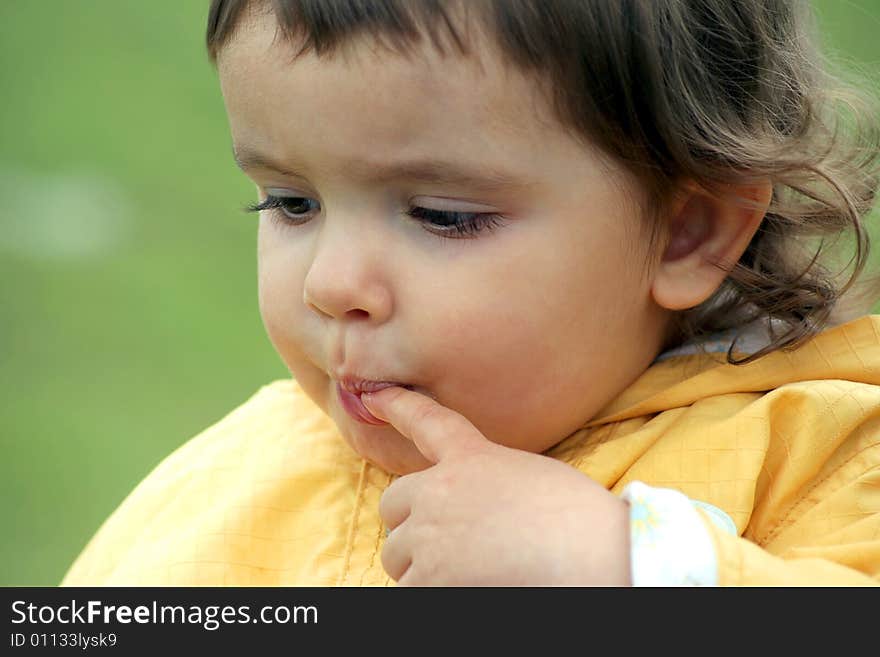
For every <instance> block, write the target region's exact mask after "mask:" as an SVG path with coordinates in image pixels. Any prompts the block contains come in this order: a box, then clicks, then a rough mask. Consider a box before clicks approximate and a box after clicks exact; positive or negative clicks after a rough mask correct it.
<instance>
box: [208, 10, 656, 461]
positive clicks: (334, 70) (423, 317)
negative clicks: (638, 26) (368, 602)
mask: <svg viewBox="0 0 880 657" xmlns="http://www.w3.org/2000/svg"><path fill="white" fill-rule="evenodd" d="M274 35H275V23H274V19H273V18H272V17H271V16H266V17H262V18H259V19H255V22H253V23H250V24H243V25H242V26H241V27H240V28H239V31H238V34H237V35H236V36H235V38H234V39H233V41H232V42H231V43H230V44H229V45H228V46H227V47H226V48H225V49H224V51H223V52H222V53H221V55H220V59H219V71H220V78H221V83H222V88H223V94H224V97H225V101H226V106H227V110H228V113H229V121H230V126H231V131H232V137H233V141H234V147H235V150H236V152H237V154H238V155H239V158H240V159H241V160H242V161H243V164H244V168H245V170H246V172H247V174H248V175H249V176H250V177H251V178H252V179H253V180H254V182H256V184H257V185H258V187H259V188H260V193H261V197H265V195H266V193H267V192H268V193H270V194H271V195H273V196H287V197H292V198H291V199H289V200H288V201H286V202H285V208H286V210H287V211H288V212H289V213H291V214H292V215H293V216H294V217H301V223H299V224H298V225H282V224H281V223H280V222H279V221H278V220H277V219H275V218H273V216H274V217H278V216H279V215H281V214H282V210H278V209H276V210H267V211H264V212H262V216H261V217H260V226H259V297H260V309H261V313H262V316H263V320H264V322H265V325H266V328H267V331H268V334H269V336H270V338H271V340H272V342H273V344H274V345H275V348H276V349H277V350H278V353H279V354H280V355H281V357H282V359H283V360H284V362H285V363H286V364H287V366H288V367H289V369H290V371H291V373H292V375H293V376H294V377H295V378H296V379H297V381H298V382H299V383H300V385H301V386H302V387H303V389H304V390H305V391H306V392H307V393H308V394H309V395H310V396H311V397H312V399H313V400H314V401H315V402H316V403H317V404H318V405H319V406H320V407H321V408H322V409H323V410H324V411H326V413H328V414H329V415H330V416H331V417H332V418H333V420H334V421H335V422H336V424H337V425H338V427H339V430H340V432H341V433H342V435H343V436H344V437H345V438H346V440H347V441H348V442H349V443H350V444H351V446H352V447H353V448H354V449H355V450H356V451H357V452H358V453H359V454H361V455H362V456H364V457H366V458H367V459H369V460H371V461H373V462H375V463H377V464H379V465H380V466H382V467H384V468H386V469H388V470H390V471H392V472H397V473H407V472H411V471H414V470H418V469H422V468H424V467H426V466H427V461H425V459H424V458H423V457H422V456H421V455H420V454H419V453H418V451H417V450H416V449H415V448H414V446H413V445H412V443H410V442H409V441H408V440H407V439H405V438H403V437H402V436H401V435H400V434H399V433H398V432H397V431H396V430H394V429H393V428H392V427H391V426H390V425H381V426H376V425H371V424H365V423H362V422H360V421H358V420H356V419H355V418H354V417H353V416H352V415H350V414H349V413H348V412H347V411H346V410H345V409H344V407H343V405H342V401H341V399H340V396H339V394H338V391H337V382H338V379H339V378H340V377H342V376H352V377H359V378H363V379H370V380H378V381H397V382H401V383H404V384H408V385H410V386H413V387H414V388H415V389H416V390H418V391H420V392H423V393H425V394H428V395H430V396H432V397H434V398H435V399H436V400H437V401H439V402H440V403H441V404H443V405H444V406H447V407H449V408H452V409H454V410H455V411H458V412H459V413H461V414H462V415H464V416H465V417H467V418H468V419H469V420H470V421H471V422H472V423H473V424H474V425H475V426H476V427H477V428H478V429H479V430H480V431H482V433H483V434H484V435H485V436H486V437H488V438H489V439H490V440H493V441H495V442H498V443H502V444H505V445H508V446H511V447H516V448H520V449H525V450H529V451H533V452H540V451H543V450H545V449H547V448H549V447H551V446H552V445H554V444H555V443H557V442H558V441H560V440H561V439H562V438H564V437H565V436H566V435H568V434H570V433H571V432H573V431H575V430H576V429H577V428H578V427H579V426H580V425H582V424H583V423H584V422H585V421H587V420H588V419H590V418H591V417H592V416H593V415H595V413H596V412H597V411H598V410H599V409H600V408H601V407H602V406H603V405H605V404H606V403H607V402H609V401H610V400H611V399H612V398H613V397H615V396H616V395H617V394H618V393H619V392H620V391H621V390H622V389H623V388H625V387H626V386H627V385H628V384H629V383H630V382H631V381H632V380H633V379H634V378H635V377H637V376H638V375H639V374H640V373H641V372H642V371H644V369H645V368H646V367H647V366H648V365H649V364H650V362H651V360H652V359H653V357H654V356H655V354H656V352H657V350H658V348H659V346H660V341H661V333H662V330H663V325H664V322H665V315H664V314H663V312H661V310H660V309H659V308H657V306H656V305H655V304H654V303H653V302H652V300H651V294H650V288H651V275H650V271H649V270H648V266H647V263H648V262H649V260H650V257H649V256H650V255H651V254H649V252H648V239H647V230H646V229H645V226H644V225H643V224H642V220H641V218H640V215H639V212H638V210H637V203H636V200H635V194H636V191H635V187H634V186H633V185H632V183H631V182H629V181H628V180H627V178H626V177H625V176H624V175H623V174H622V172H621V171H620V170H619V168H616V167H614V166H612V165H610V164H609V163H608V162H607V161H605V160H604V159H602V158H601V157H600V156H599V154H598V153H597V152H596V151H594V150H591V149H585V148H584V147H583V146H582V145H580V144H579V143H578V142H576V141H575V140H574V139H573V138H572V137H571V136H570V135H568V134H566V132H565V131H564V129H563V128H561V127H560V125H559V124H558V123H557V122H556V121H555V120H554V119H553V118H552V117H551V115H550V112H549V109H548V107H547V106H546V101H545V97H544V96H542V95H541V92H540V91H539V89H538V88H537V86H536V85H535V84H534V83H533V82H530V81H528V80H527V79H525V78H524V77H522V76H521V75H520V74H519V73H517V72H515V71H513V70H506V69H504V68H503V67H502V66H501V64H500V61H499V59H498V58H497V56H495V55H493V54H491V53H489V52H488V51H484V52H482V53H481V56H482V62H483V70H481V69H480V67H479V66H478V65H477V64H476V63H475V60H474V59H473V58H467V59H465V58H460V57H458V56H448V58H447V59H445V60H444V59H442V58H441V57H440V56H439V55H438V54H436V53H435V52H434V51H433V50H432V49H430V48H429V47H428V48H426V49H425V50H424V52H423V53H422V57H421V58H420V57H415V58H413V59H412V60H407V59H404V58H402V57H399V56H396V55H391V54H388V53H385V54H382V55H379V54H377V51H375V50H374V49H372V48H371V47H370V46H369V45H368V42H364V43H358V44H357V45H356V47H355V48H354V49H353V51H352V54H353V55H356V56H351V57H349V58H346V57H344V56H343V55H341V54H340V55H335V56H334V57H333V58H331V59H328V60H324V61H321V60H319V59H317V58H316V57H315V56H314V55H312V54H309V55H304V56H303V57H301V58H300V59H298V60H296V62H294V63H292V64H291V63H290V51H289V50H288V48H287V47H286V46H284V45H282V44H281V43H280V42H278V41H276V42H275V43H273V37H274ZM255 153H259V154H260V155H261V156H263V158H264V159H265V160H266V161H267V162H271V163H274V164H276V165H277V167H278V168H279V169H282V170H284V171H286V172H287V173H285V172H283V171H278V170H275V168H273V167H272V166H271V165H268V166H267V165H266V164H265V163H264V164H259V163H258V162H257V161H256V158H254V157H252V156H253V155H254V154H255ZM428 160H431V161H438V162H447V163H453V166H452V167H451V168H450V169H449V173H451V174H453V175H455V176H457V177H459V178H462V179H461V180H448V181H444V180H442V179H441V178H442V176H437V177H436V179H435V180H432V179H431V178H430V177H425V176H418V175H413V176H406V175H383V174H382V169H383V168H384V167H387V166H390V165H392V164H400V163H404V162H416V161H418V162H423V161H428ZM292 171H296V172H298V173H299V174H300V175H298V176H297V175H292V173H291V172H292ZM466 171H468V172H475V175H476V176H484V177H485V176H488V175H489V174H490V172H504V173H506V174H507V175H509V176H510V177H511V178H512V179H513V180H511V181H506V182H499V183H498V184H497V185H496V186H494V187H493V186H489V185H486V184H479V182H478V181H476V180H475V179H474V178H468V177H467V175H465V172H466ZM297 199H300V200H297ZM411 207H420V208H428V209H432V210H435V211H447V212H450V211H458V212H461V213H475V212H478V213H496V214H498V215H500V217H501V219H500V220H499V222H498V225H496V226H494V227H489V228H485V229H483V230H482V231H480V232H477V233H476V234H470V235H469V236H468V237H466V238H454V237H445V236H440V235H437V234H435V233H434V232H431V231H432V230H434V231H437V232H440V231H443V230H444V229H443V225H444V224H448V223H450V218H449V216H448V215H443V214H438V213H437V212H435V213H428V214H427V215H425V214H423V215H422V219H415V218H412V217H409V216H406V215H405V213H406V212H407V210H409V209H410V208H411ZM463 218H464V219H465V220H467V219H468V218H472V215H469V214H466V215H464V216H463ZM297 221H299V219H297ZM431 221H433V222H435V223H433V224H432V223H430V222H431ZM447 230H448V229H447Z"/></svg>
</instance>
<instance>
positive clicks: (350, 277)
mask: <svg viewBox="0 0 880 657" xmlns="http://www.w3.org/2000/svg"><path fill="white" fill-rule="evenodd" d="M387 258H388V249H387V248H385V247H384V246H383V244H381V243H380V240H378V239H377V236H375V235H371V234H369V233H368V232H367V230H366V229H364V228H361V229H360V230H352V227H351V224H349V225H348V226H346V225H345V224H343V223H342V222H336V223H335V224H334V222H333V220H332V219H330V218H327V219H325V221H324V222H323V225H322V226H321V231H320V234H319V235H318V236H317V238H316V242H315V248H314V250H313V252H312V261H311V264H310V266H309V268H308V271H307V273H306V277H305V281H304V283H303V302H304V303H305V304H306V306H308V307H309V308H310V309H311V310H312V311H313V312H316V313H319V314H321V315H324V316H328V317H333V318H335V319H342V318H351V319H363V318H369V319H371V320H372V321H374V322H382V321H385V320H386V319H387V317H388V316H389V315H390V313H391V307H392V298H391V291H390V289H389V287H388V281H387V279H386V276H385V270H386V268H385V267H384V266H383V262H387Z"/></svg>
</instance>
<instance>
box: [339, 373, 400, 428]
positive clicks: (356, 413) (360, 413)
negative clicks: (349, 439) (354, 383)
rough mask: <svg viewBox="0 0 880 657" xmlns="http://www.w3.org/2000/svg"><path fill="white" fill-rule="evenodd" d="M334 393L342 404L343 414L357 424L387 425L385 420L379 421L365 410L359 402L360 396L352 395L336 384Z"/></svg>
mask: <svg viewBox="0 0 880 657" xmlns="http://www.w3.org/2000/svg"><path fill="white" fill-rule="evenodd" d="M336 393H337V394H338V395H339V401H340V403H341V404H342V408H344V409H345V412H346V413H348V414H349V415H351V416H352V417H353V418H354V419H355V420H357V421H358V422H363V423H364V424H375V425H380V424H388V423H387V422H385V420H380V419H379V418H377V417H376V416H375V415H373V414H372V413H370V411H368V410H367V407H366V406H364V403H363V402H362V401H361V396H360V395H355V394H354V393H351V392H349V391H348V390H346V389H345V388H343V387H342V386H341V385H339V384H338V383H337V384H336Z"/></svg>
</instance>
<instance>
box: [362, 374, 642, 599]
mask: <svg viewBox="0 0 880 657" xmlns="http://www.w3.org/2000/svg"><path fill="white" fill-rule="evenodd" d="M363 400H364V403H365V404H366V406H367V408H368V409H369V410H370V412H371V413H373V414H374V415H375V416H376V417H379V418H381V419H383V420H386V421H387V422H389V423H390V424H392V425H393V426H394V428H395V429H397V430H398V431H399V432H400V433H401V434H402V435H404V436H405V437H407V438H410V439H411V440H412V441H413V442H414V443H415V445H416V447H418V449H419V451H421V452H422V454H424V455H425V457H426V458H428V459H429V460H430V461H431V462H432V463H434V464H435V465H433V466H432V467H430V468H428V469H427V470H423V471H421V472H416V473H413V474H409V475H406V476H403V477H400V478H399V479H398V480H397V481H395V482H394V483H392V484H391V486H389V487H388V489H387V490H386V491H385V493H384V494H383V496H382V500H381V502H380V504H379V513H380V515H381V517H382V520H383V521H384V522H385V524H386V525H387V526H388V528H389V529H391V530H392V531H391V533H390V535H389V536H388V538H387V540H386V541H385V547H384V549H383V551H382V565H383V566H384V567H385V570H386V571H387V572H388V574H389V575H390V576H391V577H392V578H394V579H395V580H397V582H398V583H399V584H401V585H415V586H437V585H461V586H469V585H490V586H503V585H517V586H529V585H563V586H566V585H613V586H618V585H619V586H626V585H629V584H630V574H629V514H628V507H627V505H626V503H625V502H624V501H622V500H621V499H620V498H619V497H617V496H616V495H613V494H612V493H609V492H608V491H607V490H605V488H603V487H602V486H600V485H599V484H597V483H596V482H594V481H593V480H592V479H590V478H589V477H587V476H586V475H584V474H583V473H581V472H579V471H577V470H575V469H574V468H572V467H570V466H568V465H566V464H564V463H562V462H560V461H556V460H554V459H551V458H548V457H545V456H541V455H539V454H532V453H530V452H525V451H521V450H516V449H511V448H509V447H504V446H502V445H498V444H496V443H493V442H490V441H489V440H488V439H487V438H486V437H485V436H483V434H481V433H480V432H479V431H478V430H477V429H476V427H474V425H473V424H471V423H470V422H469V421H468V420H467V419H466V418H465V417H464V416H462V415H460V414H459V413H456V412H455V411H453V410H451V409H449V408H446V407H445V406H441V405H440V404H438V403H437V402H435V401H433V400H432V399H430V398H428V397H426V396H424V395H421V394H419V393H416V392H412V391H410V390H405V389H403V388H399V387H393V388H386V389H384V390H382V391H380V392H376V393H373V394H372V395H364V396H363Z"/></svg>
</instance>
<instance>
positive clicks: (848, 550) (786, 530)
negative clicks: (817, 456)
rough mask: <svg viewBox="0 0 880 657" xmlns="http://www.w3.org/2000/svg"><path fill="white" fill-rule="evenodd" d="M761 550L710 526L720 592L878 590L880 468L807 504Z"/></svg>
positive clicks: (707, 521)
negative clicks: (767, 588) (768, 588)
mask: <svg viewBox="0 0 880 657" xmlns="http://www.w3.org/2000/svg"><path fill="white" fill-rule="evenodd" d="M804 505H805V506H806V507H807V508H806V510H803V509H801V511H802V512H801V513H800V514H799V515H798V516H797V517H796V518H786V520H785V521H784V522H783V523H781V524H780V525H779V528H778V530H777V531H775V532H773V533H772V534H771V535H770V536H768V537H766V538H765V541H764V544H763V545H760V544H758V543H756V542H754V541H752V540H749V539H748V538H743V537H740V536H733V535H730V534H728V533H726V532H724V531H721V530H720V529H719V528H718V527H716V526H714V525H713V523H712V522H709V520H708V518H705V517H704V521H705V525H706V528H707V530H708V531H709V534H710V536H711V538H712V542H713V544H714V547H715V553H716V558H717V563H718V584H719V585H721V586H876V585H878V584H880V466H873V467H871V468H869V469H868V470H866V471H865V472H864V473H863V474H861V475H860V476H857V477H854V478H853V479H851V480H850V481H848V482H846V483H845V484H844V485H842V486H840V487H839V488H838V489H837V490H836V491H835V492H834V493H833V494H832V495H830V496H829V497H827V498H821V499H816V500H810V499H809V498H806V499H805V500H804Z"/></svg>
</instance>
